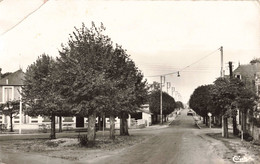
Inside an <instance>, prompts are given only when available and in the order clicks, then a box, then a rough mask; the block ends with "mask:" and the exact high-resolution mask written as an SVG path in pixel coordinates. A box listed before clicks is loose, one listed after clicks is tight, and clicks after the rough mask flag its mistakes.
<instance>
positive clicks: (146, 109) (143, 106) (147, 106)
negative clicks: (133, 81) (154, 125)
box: [138, 104, 152, 115]
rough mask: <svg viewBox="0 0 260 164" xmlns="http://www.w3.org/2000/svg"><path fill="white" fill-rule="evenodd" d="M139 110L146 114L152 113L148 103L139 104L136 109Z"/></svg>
mask: <svg viewBox="0 0 260 164" xmlns="http://www.w3.org/2000/svg"><path fill="white" fill-rule="evenodd" d="M138 110H139V111H140V112H143V113H147V114H151V115H152V113H151V112H150V109H149V104H144V105H142V106H141V108H139V109H138Z"/></svg>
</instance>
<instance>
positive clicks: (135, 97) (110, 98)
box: [58, 23, 147, 116]
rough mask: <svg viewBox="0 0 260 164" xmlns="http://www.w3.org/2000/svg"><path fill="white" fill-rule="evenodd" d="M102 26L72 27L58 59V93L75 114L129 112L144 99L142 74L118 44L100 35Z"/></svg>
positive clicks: (144, 84)
mask: <svg viewBox="0 0 260 164" xmlns="http://www.w3.org/2000/svg"><path fill="white" fill-rule="evenodd" d="M104 30H105V27H104V26H103V25H102V24H101V26H100V27H96V26H95V24H94V23H93V24H92V27H91V28H90V29H89V28H87V27H85V25H84V24H83V25H82V27H81V28H80V29H77V28H76V29H75V32H73V35H71V36H70V39H69V41H68V44H67V46H63V48H62V51H60V58H59V59H58V71H59V73H58V74H59V75H60V76H58V79H59V81H58V84H60V85H59V86H60V87H59V91H60V94H61V95H62V96H63V98H64V99H66V101H68V102H69V103H70V104H73V105H74V106H73V107H74V108H77V114H80V115H83V116H88V115H89V114H91V113H93V112H97V113H101V112H106V113H110V112H112V113H113V114H114V115H117V114H118V113H119V112H121V111H127V112H133V111H135V110H136V109H137V108H138V107H140V106H141V105H142V104H143V102H144V101H145V95H146V92H147V89H146V82H145V81H143V75H142V74H141V72H140V71H139V70H138V69H137V68H136V66H135V64H134V62H133V61H132V60H131V59H130V58H129V55H127V54H126V51H125V50H124V49H122V48H121V47H120V46H118V45H117V46H116V48H113V45H112V41H111V39H110V38H109V37H108V36H105V35H103V34H102V33H103V32H104Z"/></svg>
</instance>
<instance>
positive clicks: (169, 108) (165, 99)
mask: <svg viewBox="0 0 260 164" xmlns="http://www.w3.org/2000/svg"><path fill="white" fill-rule="evenodd" d="M148 101H149V106H150V110H151V112H152V113H153V114H160V91H159V90H154V91H152V92H151V93H150V95H149V100H148ZM175 107H176V103H175V100H174V98H173V97H171V96H170V95H168V94H167V93H166V92H162V112H163V115H167V114H170V113H171V112H173V111H174V109H175Z"/></svg>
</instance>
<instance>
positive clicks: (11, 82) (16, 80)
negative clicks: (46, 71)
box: [0, 69, 24, 86]
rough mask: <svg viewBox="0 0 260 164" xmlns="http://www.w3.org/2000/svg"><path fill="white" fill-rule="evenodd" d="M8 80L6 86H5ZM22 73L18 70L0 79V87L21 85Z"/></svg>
mask: <svg viewBox="0 0 260 164" xmlns="http://www.w3.org/2000/svg"><path fill="white" fill-rule="evenodd" d="M7 79H8V84H7ZM23 80H24V72H23V71H22V70H21V69H20V70H18V71H16V72H14V73H12V74H10V75H8V76H6V77H4V78H2V79H0V86H1V85H2V86H3V85H4V86H16V85H23Z"/></svg>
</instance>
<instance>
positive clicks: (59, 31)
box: [0, 0, 260, 102]
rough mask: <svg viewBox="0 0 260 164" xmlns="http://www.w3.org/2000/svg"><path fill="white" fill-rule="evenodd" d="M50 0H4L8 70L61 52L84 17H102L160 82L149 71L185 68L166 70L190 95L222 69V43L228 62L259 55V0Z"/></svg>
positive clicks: (1, 60)
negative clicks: (41, 56)
mask: <svg viewBox="0 0 260 164" xmlns="http://www.w3.org/2000/svg"><path fill="white" fill-rule="evenodd" d="M43 2H44V1H43V0H31V1H29V0H26V1H24V0H3V1H1V0H0V34H2V35H1V36H0V67H1V68H2V72H10V71H11V72H13V71H16V70H17V69H19V67H22V68H23V70H24V71H26V68H27V66H28V65H29V64H32V63H33V62H34V61H35V60H36V58H37V57H38V56H39V55H41V54H42V53H47V54H49V55H51V56H58V50H59V49H60V47H61V46H60V45H61V43H66V42H67V38H68V36H69V34H70V33H72V31H73V28H74V26H76V27H80V26H81V23H82V22H84V23H85V24H86V25H87V26H89V25H90V23H91V21H94V22H95V23H96V24H97V25H99V24H100V22H103V24H104V25H105V27H106V29H107V30H106V34H107V35H109V36H110V37H111V38H112V40H113V42H114V43H118V44H120V45H122V46H123V48H125V49H127V51H128V53H129V54H130V55H131V58H132V59H133V60H134V61H135V63H136V65H137V66H138V68H139V69H140V70H141V71H142V72H143V74H144V75H145V77H146V78H147V79H148V81H149V82H152V81H157V82H159V80H160V77H148V76H153V75H160V74H167V73H171V72H176V71H180V70H182V71H180V75H181V76H180V77H177V75H176V74H174V75H170V76H166V81H169V82H171V85H172V86H174V87H175V90H176V91H178V92H179V93H180V94H181V95H182V100H183V101H184V102H187V101H188V99H189V96H190V94H191V93H192V92H193V90H194V89H195V88H196V87H198V86H199V85H204V84H209V83H212V82H213V81H214V80H215V79H216V78H217V77H218V76H219V75H220V51H219V50H218V49H219V48H220V46H223V48H224V68H225V69H226V68H227V63H228V61H233V62H234V67H237V65H238V63H239V62H240V63H241V64H247V63H249V62H250V60H252V59H253V58H254V57H260V21H259V20H260V5H259V2H257V1H209V2H207V1H183V2H180V1H85V0H82V1H80V0H76V1H71V0H50V1H47V2H46V3H45V4H44V5H42V4H43ZM41 5H42V6H41ZM39 6H41V7H40V8H39V9H38V10H37V11H35V12H34V13H33V14H31V15H29V16H28V17H27V18H26V19H24V20H23V21H22V22H21V23H19V24H18V25H17V26H15V27H14V28H12V27H13V26H14V25H15V24H17V23H18V22H19V21H21V20H22V19H23V18H25V17H26V16H27V15H28V14H30V13H31V12H33V11H34V10H35V9H37V8H38V7H39ZM10 28H12V29H11V30H9V29H10ZM7 30H9V31H8V32H6V31H7ZM211 53H212V54H211ZM208 54H211V55H210V56H208V57H207V58H205V59H203V60H200V59H201V58H203V57H205V56H207V55H208ZM199 60H200V61H199ZM197 61H199V62H197ZM194 62H197V63H195V64H192V63H194ZM191 64H192V65H191ZM189 65H191V66H190V67H187V66H189ZM186 67H187V68H186ZM183 68H185V69H184V70H183ZM227 72H228V70H227V69H226V73H227Z"/></svg>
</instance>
